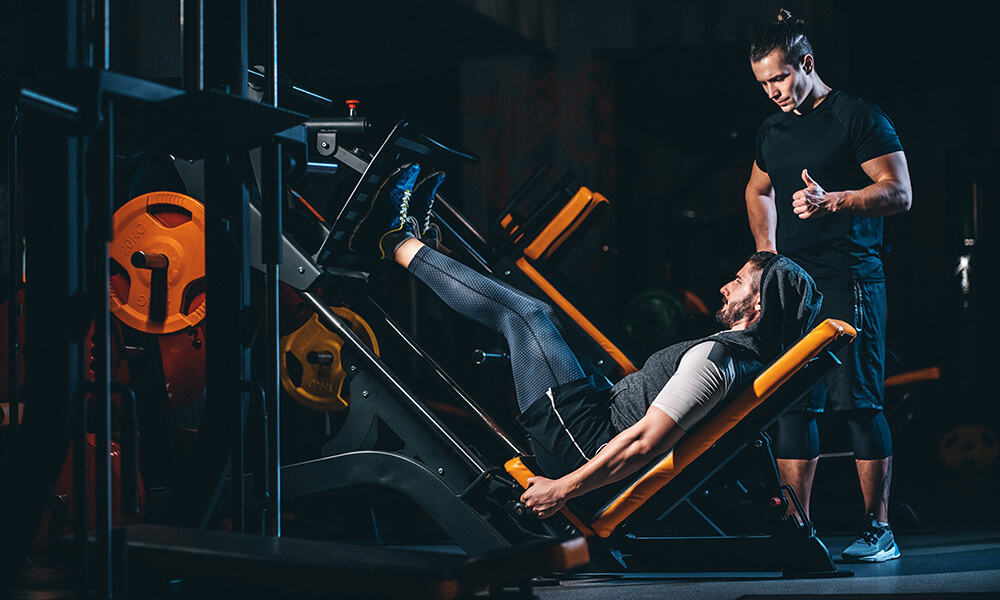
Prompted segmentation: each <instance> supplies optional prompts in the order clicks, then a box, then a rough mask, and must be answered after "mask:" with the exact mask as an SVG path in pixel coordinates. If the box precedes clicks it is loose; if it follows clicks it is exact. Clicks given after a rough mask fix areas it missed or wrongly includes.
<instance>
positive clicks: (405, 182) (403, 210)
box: [349, 164, 420, 258]
mask: <svg viewBox="0 0 1000 600" xmlns="http://www.w3.org/2000/svg"><path fill="white" fill-rule="evenodd" d="M419 174H420V165H418V164H409V165H406V166H403V167H401V168H400V169H398V170H397V171H396V172H394V173H393V174H392V175H390V176H389V177H387V178H386V179H385V181H383V182H382V185H381V186H379V189H378V192H377V193H376V194H375V198H374V199H373V200H372V205H371V209H370V212H369V213H368V215H367V216H365V217H364V219H363V220H362V222H361V223H360V224H359V225H358V228H357V229H356V230H355V232H354V235H352V236H351V240H350V244H349V245H350V248H351V249H352V250H354V251H355V252H360V253H362V254H368V253H371V252H376V251H377V252H380V253H381V255H382V258H392V255H393V254H394V252H395V250H396V248H398V247H399V244H401V243H402V242H403V241H405V240H406V238H408V237H413V236H415V235H416V233H415V228H414V227H413V218H412V217H410V216H409V205H410V198H411V196H412V195H413V188H414V186H415V185H416V183H417V175H419ZM376 248H377V249H378V250H376Z"/></svg>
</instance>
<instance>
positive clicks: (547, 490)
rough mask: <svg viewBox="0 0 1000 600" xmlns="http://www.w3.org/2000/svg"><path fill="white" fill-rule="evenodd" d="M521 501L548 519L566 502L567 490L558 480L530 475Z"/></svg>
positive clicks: (539, 515)
mask: <svg viewBox="0 0 1000 600" xmlns="http://www.w3.org/2000/svg"><path fill="white" fill-rule="evenodd" d="M521 502H523V503H524V505H525V506H527V507H528V510H530V511H531V512H533V513H534V514H535V515H536V516H537V517H538V518H539V519H547V518H549V517H551V516H552V515H554V514H556V513H557V512H559V509H561V508H562V507H563V506H564V505H565V504H566V491H565V490H563V486H562V485H560V483H559V481H558V480H553V479H548V478H546V477H529V478H528V489H527V490H525V491H524V493H523V494H521Z"/></svg>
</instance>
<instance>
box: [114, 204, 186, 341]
mask: <svg viewBox="0 0 1000 600" xmlns="http://www.w3.org/2000/svg"><path fill="white" fill-rule="evenodd" d="M110 252H111V260H112V281H111V312H112V313H113V314H114V315H115V316H116V317H117V318H118V319H120V320H121V322H122V323H124V324H125V325H128V326H129V327H132V328H133V329H137V330H139V331H145V332H146V333H155V334H164V333H174V332H175V331H180V330H181V329H184V328H185V327H193V326H195V325H197V324H198V323H200V322H201V320H202V319H204V318H205V302H204V289H205V207H204V206H203V205H202V204H201V203H200V202H198V201H197V200H195V199H193V198H190V197H188V196H185V195H183V194H177V193H174V192H152V193H149V194H144V195H142V196H139V197H137V198H133V199H132V200H130V201H129V202H127V203H126V204H125V205H124V206H122V207H121V208H120V209H118V210H117V211H116V212H115V219H114V238H113V239H112V242H111V249H110ZM144 261H145V266H144ZM161 265H163V266H161Z"/></svg>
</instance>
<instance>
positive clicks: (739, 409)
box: [505, 319, 857, 537]
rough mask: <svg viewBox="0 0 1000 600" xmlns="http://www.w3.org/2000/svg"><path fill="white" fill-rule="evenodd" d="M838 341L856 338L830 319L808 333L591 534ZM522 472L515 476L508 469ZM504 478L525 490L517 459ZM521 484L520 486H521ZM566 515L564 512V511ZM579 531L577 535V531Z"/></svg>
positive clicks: (611, 526) (606, 529)
mask: <svg viewBox="0 0 1000 600" xmlns="http://www.w3.org/2000/svg"><path fill="white" fill-rule="evenodd" d="M842 335H847V336H850V337H851V338H853V337H854V336H855V335H857V332H856V331H855V330H854V328H853V327H851V326H850V325H849V324H847V323H845V322H843V321H838V320H835V319H827V320H825V321H823V322H822V323H820V324H819V325H817V326H816V327H815V328H813V330H812V331H810V332H809V333H808V334H806V335H805V336H804V337H803V338H802V339H801V340H799V341H798V342H796V343H795V345H793V346H792V347H791V348H789V349H788V350H787V351H786V352H785V353H784V354H782V355H781V356H780V357H778V358H777V359H776V360H775V361H774V362H773V363H771V365H770V366H769V367H767V368H766V369H764V371H763V372H761V374H760V375H758V376H757V378H756V379H754V382H753V384H752V385H750V386H749V387H747V389H745V390H743V392H741V393H740V395H739V396H737V397H736V398H734V399H733V400H732V401H731V402H730V403H729V404H727V405H726V406H725V407H723V408H722V410H720V411H719V412H718V413H717V414H716V415H715V416H714V417H712V418H711V419H710V420H709V421H707V422H705V423H702V424H700V425H699V426H698V427H697V428H696V429H694V431H692V432H691V433H690V435H688V436H686V437H685V438H683V439H682V440H681V442H680V443H679V444H678V445H677V446H676V447H675V448H674V449H673V450H672V451H671V452H670V453H669V454H667V455H666V456H665V457H664V458H662V459H661V460H660V461H659V462H658V463H657V464H656V465H654V466H652V467H650V468H649V469H648V470H647V471H646V473H645V474H643V475H642V477H640V478H639V479H638V480H637V481H636V482H635V483H633V484H632V485H630V486H629V487H628V488H626V489H624V490H623V491H622V492H621V493H619V494H618V497H617V498H615V499H614V500H613V501H612V502H610V503H609V504H608V507H607V508H606V509H605V510H604V512H603V513H601V515H600V516H598V518H597V519H595V520H594V521H593V523H591V528H592V529H593V531H594V533H595V534H597V535H599V536H600V537H608V536H609V535H611V532H613V531H614V530H615V528H616V527H618V525H620V524H621V523H622V521H624V520H625V519H626V518H628V517H629V516H630V515H631V514H632V513H633V512H635V510H636V509H637V508H639V507H640V506H641V505H642V504H643V503H645V502H646V501H647V500H648V499H649V498H650V497H651V496H652V495H653V494H655V493H656V492H658V491H659V490H660V489H661V488H663V486H665V485H667V484H668V483H669V482H670V481H671V480H673V478H674V477H675V476H676V475H677V474H678V473H680V472H681V471H682V470H683V469H684V468H685V467H686V466H687V465H689V464H691V462H692V461H693V460H694V459H695V458H697V457H698V456H700V455H701V454H702V453H703V452H705V451H706V450H708V449H709V448H710V447H711V446H712V445H713V444H715V443H716V442H718V441H719V439H720V438H721V437H722V436H723V435H724V434H725V433H726V432H728V431H729V430H731V429H732V428H733V426H735V425H736V424H737V423H738V422H740V421H741V420H742V419H743V418H745V417H746V416H747V415H748V414H750V412H751V411H752V410H753V409H755V408H757V407H758V406H760V404H761V403H762V402H763V401H764V400H766V399H767V398H768V397H769V396H770V395H771V394H773V393H774V392H775V391H776V390H777V389H778V388H779V387H781V385H782V384H784V383H785V382H786V381H788V379H789V378H790V377H791V376H792V375H794V374H795V373H796V372H797V371H798V370H799V369H801V368H802V367H804V366H805V365H806V364H807V363H808V362H809V361H811V360H812V359H814V358H816V357H817V356H819V353H820V352H822V351H823V349H824V348H826V347H827V346H828V345H829V344H830V343H831V342H833V341H834V340H835V339H837V338H839V337H840V336H842ZM515 462H516V463H517V464H514V463H515ZM517 465H520V469H521V470H523V471H527V472H528V473H527V475H525V473H524V472H518V473H515V472H513V471H511V469H512V468H515V469H517V468H518V467H517ZM505 467H506V468H507V470H508V472H510V473H511V475H512V476H514V478H515V479H517V481H518V483H520V484H521V485H525V484H526V482H527V479H528V477H531V476H532V474H531V473H530V471H528V469H527V468H526V467H524V466H523V464H521V462H520V459H512V460H510V461H508V462H507V464H506V465H505ZM522 478H523V480H524V481H522ZM566 512H568V511H566ZM581 531H582V530H581Z"/></svg>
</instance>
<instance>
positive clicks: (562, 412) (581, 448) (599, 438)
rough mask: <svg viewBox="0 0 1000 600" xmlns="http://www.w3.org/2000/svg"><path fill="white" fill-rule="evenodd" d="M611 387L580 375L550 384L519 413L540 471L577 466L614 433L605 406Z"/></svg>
mask: <svg viewBox="0 0 1000 600" xmlns="http://www.w3.org/2000/svg"><path fill="white" fill-rule="evenodd" d="M610 389H611V388H608V387H605V388H599V387H598V385H597V384H596V383H595V381H594V378H593V377H587V378H585V379H579V380H577V381H573V382H570V383H567V384H564V385H561V386H559V387H557V388H552V389H551V390H550V393H549V394H546V395H545V396H543V397H541V398H539V399H538V400H536V401H534V402H532V403H531V405H530V406H529V407H528V409H527V410H525V411H524V413H522V414H521V415H520V416H518V418H517V420H518V421H519V422H520V423H521V425H522V426H523V427H524V429H525V431H527V432H528V435H529V436H530V438H531V440H530V441H531V449H532V452H534V454H535V459H536V461H537V462H538V466H539V467H541V469H542V473H539V475H544V476H546V477H549V478H551V479H555V478H557V477H562V476H563V475H565V474H567V473H570V472H572V471H574V470H576V469H577V468H579V467H580V466H582V465H583V464H584V463H586V462H587V461H588V460H590V459H591V458H593V457H594V455H595V454H597V452H598V450H600V449H601V448H602V447H604V445H605V444H607V443H608V442H609V441H611V438H613V437H614V436H615V435H616V434H617V432H616V431H615V429H614V427H613V426H612V425H611V415H610V412H609V410H608V395H609V394H608V392H609V391H610Z"/></svg>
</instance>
